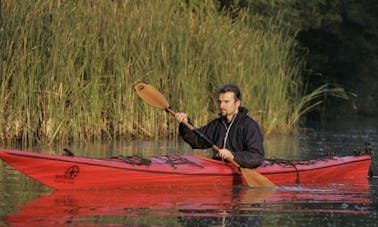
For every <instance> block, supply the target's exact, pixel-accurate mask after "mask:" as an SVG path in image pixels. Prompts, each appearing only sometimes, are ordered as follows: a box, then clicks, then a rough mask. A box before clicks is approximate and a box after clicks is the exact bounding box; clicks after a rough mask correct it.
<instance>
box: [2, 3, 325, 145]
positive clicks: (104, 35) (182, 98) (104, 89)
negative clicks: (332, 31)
mask: <svg viewBox="0 0 378 227" xmlns="http://www.w3.org/2000/svg"><path fill="white" fill-rule="evenodd" d="M0 15H1V18H0V19H1V20H0V22H1V27H0V48H1V53H0V56H1V62H0V68H1V69H0V70H1V71H0V73H1V75H0V89H1V90H0V133H1V134H0V139H1V140H2V141H3V142H15V141H19V142H22V143H23V144H24V145H31V144H34V143H52V142H61V143H69V142H76V143H78V142H88V141H91V140H104V139H105V140H106V139H115V138H139V137H145V136H148V137H152V138H157V137H160V136H175V135H177V123H176V122H175V121H174V120H173V119H172V118H171V117H170V116H168V115H167V114H166V113H164V112H161V111H158V110H156V109H154V108H153V107H150V106H148V105H146V104H144V103H143V102H142V101H141V100H140V99H139V98H138V97H136V95H135V93H134V90H133V85H134V84H135V83H136V82H138V81H146V82H148V83H151V84H152V85H154V86H155V87H157V88H158V89H159V90H160V91H161V92H162V93H163V94H164V95H165V96H166V97H167V99H168V100H169V102H170V104H171V106H172V107H173V108H174V109H175V110H177V111H186V112H188V113H189V115H190V117H191V118H192V119H193V121H194V122H195V123H196V125H201V124H204V123H206V122H207V121H208V120H209V119H211V118H213V117H215V116H216V112H217V110H216V106H215V99H214V98H215V97H214V95H215V91H216V89H217V87H218V86H220V85H221V84H222V83H225V82H234V83H236V84H238V85H240V87H241V89H242V91H243V93H244V105H245V106H246V107H248V108H249V109H250V113H251V115H252V116H253V117H255V118H256V119H257V120H258V121H259V123H260V124H261V125H262V128H263V129H264V132H265V133H266V134H269V133H272V132H275V131H277V132H279V131H284V132H289V131H290V130H291V129H293V128H295V127H296V124H297V122H298V119H299V118H298V116H299V115H300V113H301V111H302V110H303V109H306V107H308V106H309V105H311V100H312V99H311V97H312V96H311V94H307V95H306V93H305V92H304V91H303V90H302V87H303V84H302V81H301V72H302V70H303V67H304V62H303V60H302V58H301V57H300V56H297V55H296V52H295V48H296V43H295V41H294V40H293V39H292V38H290V37H289V36H287V35H286V34H285V32H283V31H281V30H280V29H279V28H277V26H275V25H274V24H272V26H267V27H263V26H259V23H260V22H259V20H260V18H257V17H256V18H253V17H250V16H247V15H244V16H240V18H239V19H236V20H235V19H230V18H229V17H226V16H224V15H221V14H219V13H218V12H217V11H216V9H214V7H213V6H212V5H211V4H209V5H206V7H203V9H202V10H198V11H196V12H194V11H193V10H189V9H187V8H186V6H185V4H183V3H181V2H180V1H178V2H169V1H163V2H159V1H105V0H98V1H95V0H83V1H63V0H57V1H44V0H35V1H23V0H12V1H10V0H5V1H3V2H2V5H1V14H0ZM270 27H271V28H270ZM324 91H325V88H323V89H322V90H320V93H322V92H324ZM316 97H318V96H316ZM303 100H307V101H305V102H301V101H303Z"/></svg>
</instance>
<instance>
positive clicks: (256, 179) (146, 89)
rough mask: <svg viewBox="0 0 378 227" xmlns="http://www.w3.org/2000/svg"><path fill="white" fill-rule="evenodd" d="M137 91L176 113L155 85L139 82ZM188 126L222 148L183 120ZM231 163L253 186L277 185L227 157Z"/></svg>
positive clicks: (147, 98)
mask: <svg viewBox="0 0 378 227" xmlns="http://www.w3.org/2000/svg"><path fill="white" fill-rule="evenodd" d="M134 88H135V91H136V93H137V95H138V96H139V97H140V98H141V99H143V100H144V101H145V102H146V103H148V104H150V105H152V106H154V107H157V108H159V109H162V110H165V111H167V112H169V113H171V114H172V115H173V116H175V115H176V113H175V112H174V111H173V110H172V108H171V107H170V106H169V104H168V101H167V99H166V98H165V97H164V96H163V95H162V94H161V93H160V92H159V91H158V90H156V89H155V88H154V87H153V86H151V85H149V84H146V83H137V84H136V85H135V86H134ZM182 123H183V124H184V125H185V126H186V127H188V128H189V129H190V130H191V131H193V132H194V133H195V134H196V135H197V136H199V137H201V138H202V139H203V140H205V141H206V142H208V143H209V144H211V146H212V148H213V149H214V150H215V151H217V152H219V150H220V148H219V147H218V146H217V145H216V144H214V143H213V142H212V141H211V140H210V139H209V138H207V137H206V136H205V135H204V134H203V133H201V132H200V131H199V130H198V129H196V128H194V127H193V125H191V124H189V123H187V122H182ZM227 161H229V162H230V163H232V164H233V165H234V166H235V167H237V168H238V169H239V170H240V172H241V174H242V176H243V178H244V179H245V181H246V182H247V183H248V185H249V186H251V187H275V185H274V184H273V183H272V182H271V181H270V180H269V179H268V178H266V177H264V176H263V175H261V174H260V173H258V172H256V171H253V170H252V169H248V168H242V167H240V165H239V164H238V163H236V162H235V161H234V160H233V159H229V158H228V159H227Z"/></svg>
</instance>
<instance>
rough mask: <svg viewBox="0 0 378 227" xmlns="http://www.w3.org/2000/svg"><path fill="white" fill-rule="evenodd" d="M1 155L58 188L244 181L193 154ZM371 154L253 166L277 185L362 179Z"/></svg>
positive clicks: (234, 171)
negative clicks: (142, 155) (139, 155)
mask: <svg viewBox="0 0 378 227" xmlns="http://www.w3.org/2000/svg"><path fill="white" fill-rule="evenodd" d="M0 158H1V159H2V160H3V161H5V162H7V163H8V164H9V165H11V166H13V167H14V168H16V169H17V170H19V171H20V172H22V173H24V174H25V175H27V176H28V177H31V178H33V179H35V180H36V181H39V182H40V183H42V184H44V185H47V186H49V187H51V188H54V189H79V188H117V187H139V186H206V185H237V184H245V183H246V182H245V181H244V179H243V177H242V175H241V173H240V172H239V170H238V169H237V168H235V167H234V166H233V165H231V164H229V163H225V162H221V161H216V160H212V159H208V158H204V157H199V156H195V155H170V156H168V155H167V156H161V157H149V158H141V157H137V156H130V157H115V158H111V159H107V160H103V159H93V158H85V157H70V156H61V155H49V154H41V153H36V152H26V151H15V150H0ZM370 163H371V155H369V154H365V155H359V156H346V157H329V158H323V159H318V160H311V161H274V162H273V161H265V162H264V163H263V164H262V165H261V166H260V167H258V168H256V169H254V170H255V171H256V172H258V173H260V174H262V175H264V176H265V177H267V178H268V179H269V180H271V181H272V182H273V183H274V184H276V185H277V186H298V185H302V186H303V185H313V184H318V183H325V182H339V183H340V182H348V183H353V182H360V181H361V179H362V180H363V179H365V180H366V177H367V176H368V172H369V167H370Z"/></svg>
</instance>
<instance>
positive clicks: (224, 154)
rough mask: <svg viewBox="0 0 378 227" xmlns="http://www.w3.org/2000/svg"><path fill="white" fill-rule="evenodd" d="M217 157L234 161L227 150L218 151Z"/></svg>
mask: <svg viewBox="0 0 378 227" xmlns="http://www.w3.org/2000/svg"><path fill="white" fill-rule="evenodd" d="M218 156H219V157H221V158H223V159H226V160H227V159H229V160H234V158H235V157H234V155H233V154H232V152H231V151H229V150H227V149H220V150H219V152H218Z"/></svg>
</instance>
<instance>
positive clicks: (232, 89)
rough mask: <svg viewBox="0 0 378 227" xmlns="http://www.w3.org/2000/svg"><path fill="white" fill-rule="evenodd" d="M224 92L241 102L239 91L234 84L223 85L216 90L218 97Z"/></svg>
mask: <svg viewBox="0 0 378 227" xmlns="http://www.w3.org/2000/svg"><path fill="white" fill-rule="evenodd" d="M226 92H232V93H234V96H235V99H236V100H239V101H241V99H242V96H241V92H240V89H239V87H238V86H236V85H235V84H224V85H222V86H221V87H220V88H219V89H218V95H219V94H222V93H226Z"/></svg>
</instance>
